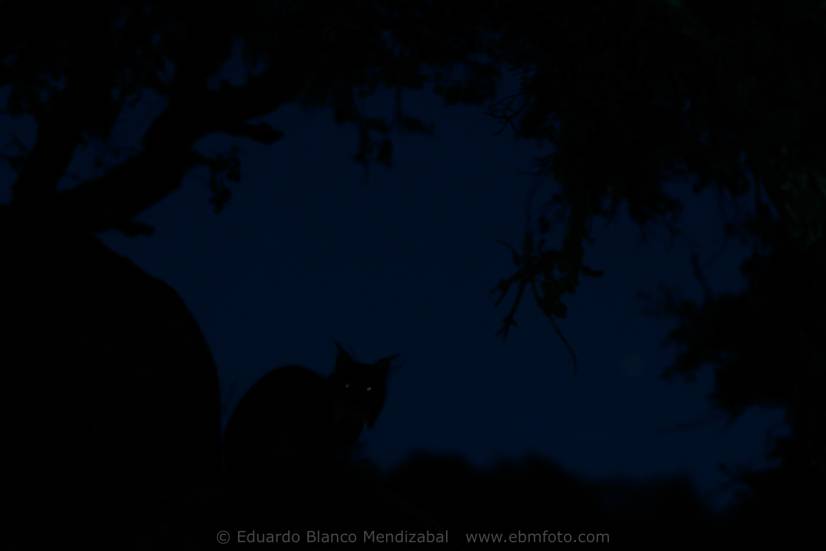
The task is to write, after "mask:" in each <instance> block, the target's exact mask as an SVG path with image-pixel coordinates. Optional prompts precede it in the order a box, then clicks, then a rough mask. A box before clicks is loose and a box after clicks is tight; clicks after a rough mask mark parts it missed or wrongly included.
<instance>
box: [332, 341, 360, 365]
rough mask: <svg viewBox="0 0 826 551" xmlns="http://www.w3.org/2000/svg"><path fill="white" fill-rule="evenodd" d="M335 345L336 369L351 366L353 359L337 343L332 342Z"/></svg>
mask: <svg viewBox="0 0 826 551" xmlns="http://www.w3.org/2000/svg"><path fill="white" fill-rule="evenodd" d="M333 342H334V343H335V345H336V367H339V366H341V365H351V364H353V363H355V361H354V360H353V357H352V356H351V355H350V353H349V352H347V350H346V349H345V348H344V346H342V345H341V343H340V342H338V341H333Z"/></svg>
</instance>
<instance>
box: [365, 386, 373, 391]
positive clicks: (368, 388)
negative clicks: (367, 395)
mask: <svg viewBox="0 0 826 551" xmlns="http://www.w3.org/2000/svg"><path fill="white" fill-rule="evenodd" d="M364 390H366V391H367V392H370V391H371V390H373V387H372V386H368V387H367V388H365V389H364Z"/></svg>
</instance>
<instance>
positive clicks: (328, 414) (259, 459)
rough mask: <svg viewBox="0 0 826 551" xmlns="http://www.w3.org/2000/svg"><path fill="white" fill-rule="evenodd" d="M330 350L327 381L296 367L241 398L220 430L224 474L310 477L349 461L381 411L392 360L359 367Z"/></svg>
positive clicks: (263, 381) (276, 372) (267, 379)
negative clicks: (332, 356)
mask: <svg viewBox="0 0 826 551" xmlns="http://www.w3.org/2000/svg"><path fill="white" fill-rule="evenodd" d="M337 349H338V355H337V358H336V365H335V369H334V370H333V372H332V373H331V374H330V375H329V376H328V377H324V376H322V375H320V374H318V373H316V372H314V371H312V370H310V369H308V368H306V367H302V366H297V365H291V366H285V367H280V368H277V369H274V370H272V371H271V372H269V373H268V374H267V375H266V376H264V377H263V378H262V379H261V380H260V381H258V382H257V383H256V384H255V385H254V386H253V387H252V388H251V389H250V391H249V392H248V393H247V394H246V395H245V396H244V397H243V398H242V400H241V402H240V403H239V404H238V407H237V408H236V410H235V412H234V414H233V415H232V417H231V419H230V421H229V424H228V425H227V430H226V432H225V457H226V462H227V466H228V469H229V472H230V473H232V474H233V475H242V476H243V475H249V476H254V477H258V478H261V477H264V478H274V477H275V478H285V477H295V476H297V475H299V474H300V473H299V472H298V471H300V472H301V473H304V474H307V475H310V474H311V473H312V475H313V476H315V475H316V474H318V472H319V471H318V470H319V469H332V468H334V467H335V466H336V465H344V464H346V463H347V462H348V461H349V459H350V458H351V454H352V452H353V450H354V447H355V446H356V444H357V442H358V439H359V436H360V435H361V433H362V431H363V429H364V428H365V427H372V426H373V424H374V423H375V422H376V419H377V418H378V416H379V414H380V412H381V410H382V407H383V405H384V401H385V396H386V391H387V375H388V372H389V368H390V366H391V363H392V360H393V359H394V358H395V356H391V357H387V358H382V359H380V360H378V361H376V362H374V363H360V362H358V361H356V360H354V359H353V358H352V357H351V356H350V354H348V353H347V352H346V351H345V350H344V349H343V348H342V347H341V346H340V345H337Z"/></svg>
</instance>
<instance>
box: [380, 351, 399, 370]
mask: <svg viewBox="0 0 826 551" xmlns="http://www.w3.org/2000/svg"><path fill="white" fill-rule="evenodd" d="M398 357H399V354H393V355H390V356H386V357H384V358H381V359H380V360H379V361H377V362H376V365H377V366H378V367H380V368H382V369H388V370H389V369H390V368H391V367H396V365H395V364H394V363H393V362H394V361H395V360H396V359H397V358H398Z"/></svg>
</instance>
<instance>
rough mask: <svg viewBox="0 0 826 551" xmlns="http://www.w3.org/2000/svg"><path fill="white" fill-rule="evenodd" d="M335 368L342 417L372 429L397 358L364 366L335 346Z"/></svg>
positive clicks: (333, 377) (333, 378) (332, 379)
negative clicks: (344, 416) (357, 421)
mask: <svg viewBox="0 0 826 551" xmlns="http://www.w3.org/2000/svg"><path fill="white" fill-rule="evenodd" d="M336 349H337V355H336V366H335V369H334V370H333V372H332V374H331V375H330V383H331V385H332V388H333V393H334V397H335V400H336V407H337V409H338V411H339V413H340V414H344V415H346V416H348V417H350V418H351V419H358V420H359V421H360V422H363V423H364V424H365V425H367V426H368V427H372V426H373V425H374V424H375V422H376V419H377V418H378V416H379V413H381V409H382V407H383V406H384V400H385V397H386V395H387V379H388V374H389V373H390V368H391V366H392V365H393V360H395V359H396V358H397V357H398V354H394V355H392V356H387V357H384V358H381V359H380V360H378V361H375V362H373V363H361V362H358V361H356V360H355V359H353V356H352V355H351V354H350V353H349V352H347V350H345V349H344V347H343V346H341V345H340V344H339V343H336Z"/></svg>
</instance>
